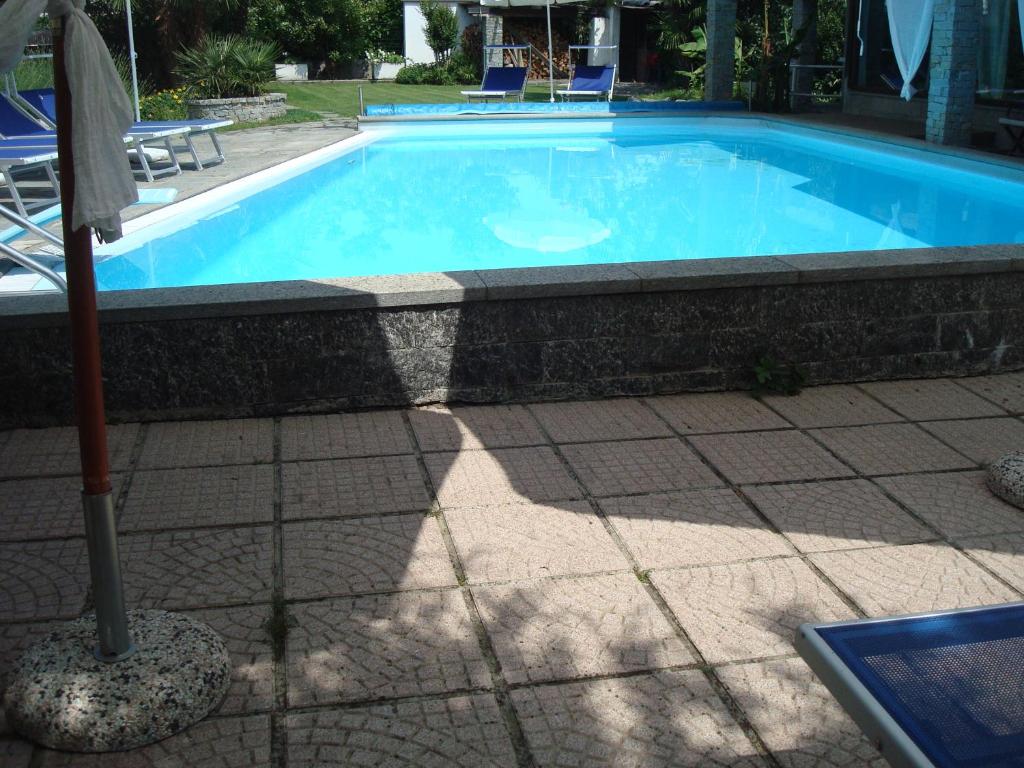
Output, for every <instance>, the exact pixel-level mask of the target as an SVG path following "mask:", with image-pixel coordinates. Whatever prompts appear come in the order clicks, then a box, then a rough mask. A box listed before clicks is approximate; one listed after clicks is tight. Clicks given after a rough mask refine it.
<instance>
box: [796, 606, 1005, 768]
mask: <svg viewBox="0 0 1024 768" xmlns="http://www.w3.org/2000/svg"><path fill="white" fill-rule="evenodd" d="M796 646H797V651H798V652H799V653H800V655H801V656H802V657H803V658H804V660H805V661H806V662H807V663H808V665H810V667H811V669H813V670H814V672H815V673H816V674H817V675H818V677H819V678H820V679H821V681H822V682H823V683H824V684H825V686H826V687H827V688H828V689H829V690H830V691H831V692H832V695H833V696H835V697H836V700H837V701H838V702H839V703H840V704H842V705H843V707H844V708H845V709H846V711H847V712H848V713H849V714H850V716H851V717H852V718H853V719H854V721H856V723H857V724H858V725H859V726H860V728H861V730H862V731H864V735H865V736H867V737H868V739H869V740H870V741H871V742H872V743H873V744H874V745H875V746H876V747H878V749H879V751H880V752H881V753H882V755H883V756H884V757H885V758H886V760H888V762H889V764H890V765H892V766H894V767H896V766H913V767H914V768H976V767H978V766H988V767H989V768H1011V767H1013V766H1022V765H1024V603H1009V604H1006V605H997V606H990V607H983V608H968V609H962V610H955V611H944V612H939V613H931V614H922V615H916V616H903V617H896V618H885V619H866V620H860V621H842V622H836V623H833V624H805V625H803V626H802V627H800V632H799V635H798V637H797V643H796Z"/></svg>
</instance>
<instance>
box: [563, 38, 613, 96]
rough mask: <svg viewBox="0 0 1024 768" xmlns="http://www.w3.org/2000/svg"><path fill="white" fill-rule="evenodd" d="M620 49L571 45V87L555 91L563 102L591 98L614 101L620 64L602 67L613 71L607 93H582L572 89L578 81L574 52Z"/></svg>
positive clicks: (609, 46)
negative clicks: (613, 96)
mask: <svg viewBox="0 0 1024 768" xmlns="http://www.w3.org/2000/svg"><path fill="white" fill-rule="evenodd" d="M618 47H619V46H617V45H570V46H569V86H568V88H565V89H562V90H559V91H555V93H557V94H558V95H559V96H560V97H561V99H562V101H571V100H572V99H573V98H575V97H589V98H601V97H603V100H605V101H611V100H612V95H613V94H614V92H615V78H616V77H617V76H618V72H619V65H618V62H616V63H615V64H605V65H601V66H604V68H605V69H606V70H607V69H611V71H612V80H611V83H610V84H609V86H608V90H607V91H587V90H582V91H581V90H577V89H574V88H573V87H572V83H573V80H575V79H576V66H577V65H576V63H575V61H573V57H572V52H573V51H609V50H618Z"/></svg>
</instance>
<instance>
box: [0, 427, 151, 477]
mask: <svg viewBox="0 0 1024 768" xmlns="http://www.w3.org/2000/svg"><path fill="white" fill-rule="evenodd" d="M138 434H139V425H138V424H123V425H120V426H112V427H107V447H108V451H109V454H110V467H111V469H114V470H120V469H126V468H127V467H128V462H129V460H130V459H131V454H132V449H133V447H134V446H135V438H136V437H137V436H138ZM80 472H81V458H80V456H79V453H78V430H76V429H75V428H74V427H50V428H48V429H15V430H13V431H11V432H9V433H7V440H6V441H5V442H3V443H0V477H32V476H35V475H78V474H79V473H80Z"/></svg>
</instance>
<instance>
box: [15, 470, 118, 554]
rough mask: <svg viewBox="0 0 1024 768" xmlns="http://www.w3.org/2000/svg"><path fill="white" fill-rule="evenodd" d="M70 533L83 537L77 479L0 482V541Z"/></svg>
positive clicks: (115, 489)
mask: <svg viewBox="0 0 1024 768" xmlns="http://www.w3.org/2000/svg"><path fill="white" fill-rule="evenodd" d="M119 486H120V482H119V480H118V479H117V478H114V497H115V498H117V491H118V487H119ZM69 536H85V520H84V517H83V512H82V481H81V479H80V478H78V477H59V478H45V479H38V480H7V481H6V482H0V541H22V540H24V539H45V538H57V537H69Z"/></svg>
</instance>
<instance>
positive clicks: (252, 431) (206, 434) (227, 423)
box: [139, 419, 274, 469]
mask: <svg viewBox="0 0 1024 768" xmlns="http://www.w3.org/2000/svg"><path fill="white" fill-rule="evenodd" d="M273 457H274V423H273V421H271V420H270V419H224V420H221V421H167V422H162V423H159V424H150V425H149V427H148V432H147V433H146V441H145V443H144V444H143V446H142V455H141V456H140V457H139V467H140V468H142V469H157V468H166V467H205V466H215V465H224V464H257V463H267V462H270V461H271V460H272V459H273Z"/></svg>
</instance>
